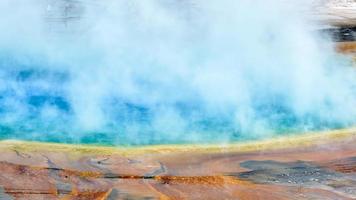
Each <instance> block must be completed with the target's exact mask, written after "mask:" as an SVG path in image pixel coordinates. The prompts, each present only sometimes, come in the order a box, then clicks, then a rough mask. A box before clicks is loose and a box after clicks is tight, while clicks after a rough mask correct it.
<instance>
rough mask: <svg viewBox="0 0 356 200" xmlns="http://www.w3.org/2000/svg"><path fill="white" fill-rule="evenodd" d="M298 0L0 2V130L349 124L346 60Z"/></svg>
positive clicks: (147, 132) (133, 137) (49, 134)
mask: <svg viewBox="0 0 356 200" xmlns="http://www.w3.org/2000/svg"><path fill="white" fill-rule="evenodd" d="M301 5H302V6H305V7H306V8H308V6H309V5H308V1H301V2H299V3H298V5H297V4H296V3H295V1H292V0H289V1H286V0H284V1H283V0H271V1H264V0H254V1H250V0H219V1H215V0H214V1H213V0H204V1H203V0H101V1H99V0H98V1H94V0H83V1H70V0H46V1H45V0H2V1H0V13H1V14H0V30H1V32H0V97H1V98H0V109H1V110H0V111H1V112H0V125H1V132H0V134H3V135H5V136H3V137H5V138H9V137H10V138H11V137H15V138H25V139H40V140H51V141H69V142H107V143H112V144H150V143H165V142H206V141H220V142H221V141H229V140H237V139H244V138H250V139H251V138H260V137H268V136H271V135H273V134H280V133H285V132H295V131H297V132H302V131H309V130H315V129H329V128H338V127H344V126H351V125H353V124H354V123H355V121H356V107H355V103H356V91H355V88H356V87H355V86H356V76H355V75H356V73H355V69H354V68H352V67H351V65H352V64H351V61H350V59H348V58H347V57H344V56H341V55H337V54H335V53H334V50H333V46H332V45H331V42H330V41H329V39H328V38H325V37H322V36H321V35H320V34H319V33H318V32H316V31H315V30H313V29H312V28H310V27H313V26H315V24H312V23H311V21H310V20H309V19H308V18H307V17H306V15H305V12H303V11H302V9H299V8H300V6H301ZM44 138H45V139H44Z"/></svg>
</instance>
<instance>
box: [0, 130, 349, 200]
mask: <svg viewBox="0 0 356 200" xmlns="http://www.w3.org/2000/svg"><path fill="white" fill-rule="evenodd" d="M283 141H285V142H287V144H289V145H282V144H283ZM355 142H356V131H355V129H346V130H341V131H334V132H330V133H321V134H311V135H305V136H301V137H294V140H293V138H291V137H289V138H278V139H274V140H271V141H265V142H264V143H258V142H257V143H255V148H252V147H251V146H253V144H252V143H251V144H249V147H248V148H247V149H244V148H238V147H237V146H239V145H243V144H234V145H231V146H228V147H226V146H225V147H221V146H218V145H216V146H215V147H213V146H212V145H210V146H208V147H207V148H203V147H202V146H181V147H180V148H178V146H176V147H174V146H173V147H169V146H166V147H163V146H156V147H145V148H143V149H142V150H135V149H131V150H127V149H126V150H122V149H121V150H120V149H116V150H115V148H105V147H98V152H94V151H92V150H88V151H85V148H86V147H84V146H82V147H80V148H79V151H77V150H78V148H77V147H75V146H68V145H58V144H57V145H54V144H42V146H41V145H38V143H26V142H15V141H4V142H0V150H1V157H0V171H1V173H0V199H89V200H90V199H98V200H99V199H273V200H275V199H352V198H356V184H355V183H356V180H355V175H356V174H355V173H356V172H355V168H356V145H354V144H355ZM267 143H268V145H266V144H267ZM262 144H265V146H264V145H262ZM46 145H47V146H46ZM21 146H23V147H24V148H21ZM51 146H53V148H51ZM61 146H64V147H63V148H60V147H61ZM288 146H289V147H288ZM44 147H46V148H44ZM184 147H186V148H187V149H188V150H189V151H183V150H182V149H183V148H184ZM70 148H72V150H73V151H72V152H71V151H70V150H69V149H70ZM87 148H88V149H91V148H93V149H95V147H87ZM174 148H177V149H178V150H177V152H174ZM194 148H196V150H195V151H194V150H192V149H194ZM128 151H136V152H134V153H129V152H128ZM115 152H116V153H115ZM145 152H146V153H145Z"/></svg>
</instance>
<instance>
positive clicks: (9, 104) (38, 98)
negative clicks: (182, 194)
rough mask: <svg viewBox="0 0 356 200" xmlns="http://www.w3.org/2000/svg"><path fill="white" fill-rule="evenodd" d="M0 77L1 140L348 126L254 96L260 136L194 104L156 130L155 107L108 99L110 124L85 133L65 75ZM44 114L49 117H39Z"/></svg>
mask: <svg viewBox="0 0 356 200" xmlns="http://www.w3.org/2000/svg"><path fill="white" fill-rule="evenodd" d="M12 64H13V63H12ZM3 65H4V63H3ZM4 69H5V70H4ZM0 72H1V78H2V80H3V84H4V85H3V86H6V87H2V88H1V91H0V105H1V107H0V108H1V109H0V138H1V139H20V140H30V141H43V142H58V143H82V144H100V145H149V144H179V143H220V142H234V141H246V140H257V139H263V138H267V137H271V136H272V135H283V134H293V133H302V132H306V131H318V130H328V129H336V128H343V127H347V126H350V123H345V122H342V121H328V120H327V119H325V118H319V117H318V116H317V115H313V114H310V115H308V116H303V117H302V118H301V117H298V116H297V115H296V114H295V113H293V111H292V110H290V108H288V106H287V105H285V104H286V103H287V100H286V99H283V98H273V97H266V96H264V95H265V94H261V95H263V97H257V98H256V99H257V100H256V101H254V102H253V103H254V105H253V106H254V109H255V110H256V111H258V116H256V118H257V117H258V119H263V120H264V123H267V124H268V127H267V128H265V129H263V130H257V131H262V133H261V132H257V133H256V132H253V131H256V130H254V129H253V127H248V128H247V129H246V128H244V129H243V128H242V127H241V125H240V124H238V123H235V122H234V121H233V119H234V117H233V115H234V113H233V112H228V111H224V112H211V111H210V110H207V109H206V108H204V106H203V105H202V104H203V103H202V102H199V101H198V100H199V99H196V100H195V101H192V102H173V103H172V104H170V105H169V107H170V108H172V107H174V109H175V112H177V113H178V114H179V116H180V119H184V120H185V123H184V126H182V127H180V126H177V125H176V122H175V121H173V122H170V120H174V119H167V121H165V122H166V123H167V124H166V125H163V126H161V127H160V128H162V129H161V130H159V129H158V128H157V127H155V125H154V123H155V122H154V120H155V118H156V116H155V115H156V112H157V110H155V109H157V106H152V105H151V106H147V105H140V104H134V103H132V102H127V101H124V100H122V99H118V98H115V97H110V96H109V97H108V100H107V101H106V102H105V103H106V104H105V106H104V107H103V109H104V110H105V109H109V110H110V112H109V114H110V115H109V116H110V119H109V120H107V123H105V124H104V125H103V126H101V127H100V128H98V129H96V130H95V129H94V130H85V129H82V128H81V127H78V126H77V124H76V116H75V111H74V109H73V106H72V105H71V100H70V99H69V97H68V94H67V93H66V92H68V91H66V85H67V84H69V83H70V81H71V76H70V74H69V73H68V72H64V71H56V70H53V71H50V70H38V69H31V67H28V66H19V67H17V68H16V67H14V68H12V69H10V68H6V67H4V66H3V68H2V70H0ZM261 99H262V101H261ZM48 110H50V114H43V113H44V112H48ZM51 113H52V114H51ZM53 113H54V114H53ZM166 127H168V128H167V129H165V128H166ZM172 127H173V128H172Z"/></svg>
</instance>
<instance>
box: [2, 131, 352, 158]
mask: <svg viewBox="0 0 356 200" xmlns="http://www.w3.org/2000/svg"><path fill="white" fill-rule="evenodd" d="M353 139H356V127H352V128H345V129H338V130H330V131H319V132H309V133H303V134H300V135H292V136H291V135H289V136H279V137H272V138H270V139H264V140H259V141H249V142H233V143H219V144H164V145H149V146H136V147H124V146H115V147H111V146H110V147H108V146H99V145H85V144H61V143H48V142H32V141H21V140H2V141H0V152H1V151H5V150H21V151H25V152H68V153H70V154H99V155H104V154H110V155H113V154H119V155H139V154H165V153H187V152H188V153H221V152H253V151H268V150H277V149H290V148H300V147H308V146H313V145H325V144H329V143H333V142H337V141H345V140H353ZM330 145H332V144H330Z"/></svg>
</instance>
